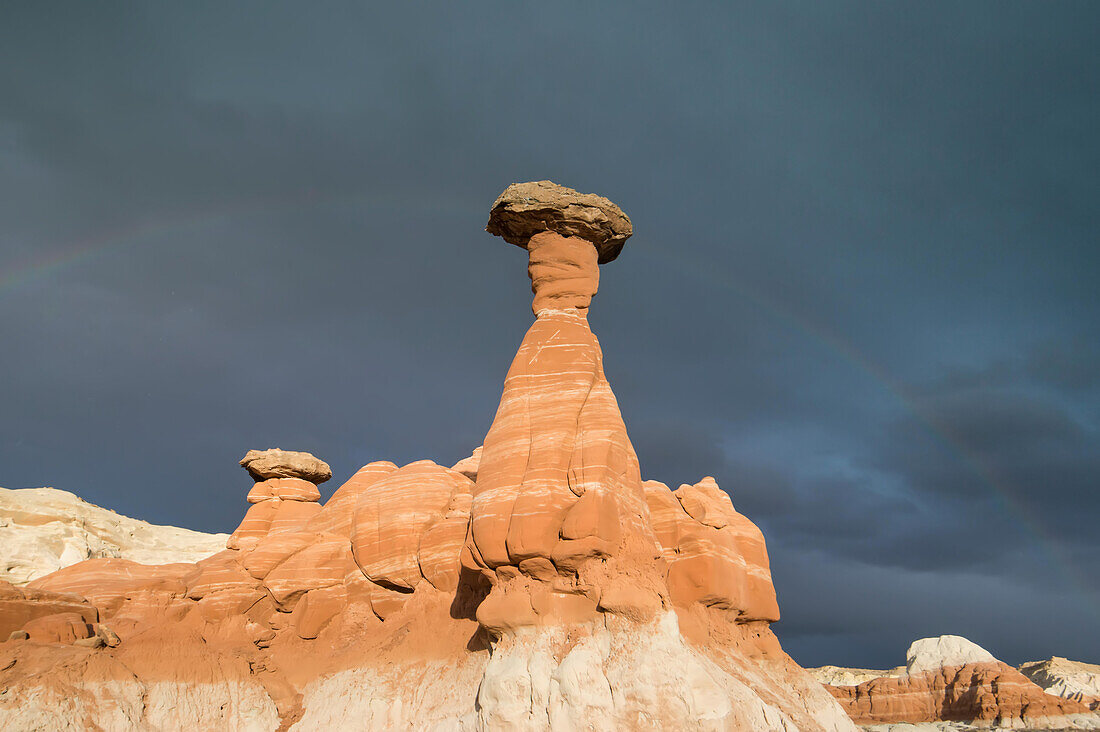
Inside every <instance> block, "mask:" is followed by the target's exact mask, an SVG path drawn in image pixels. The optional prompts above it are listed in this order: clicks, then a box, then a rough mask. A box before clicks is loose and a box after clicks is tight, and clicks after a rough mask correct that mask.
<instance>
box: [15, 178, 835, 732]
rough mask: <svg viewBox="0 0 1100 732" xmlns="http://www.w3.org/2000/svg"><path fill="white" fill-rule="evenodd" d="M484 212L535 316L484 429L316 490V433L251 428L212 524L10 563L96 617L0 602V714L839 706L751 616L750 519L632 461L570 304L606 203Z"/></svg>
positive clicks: (770, 599) (679, 722)
mask: <svg viewBox="0 0 1100 732" xmlns="http://www.w3.org/2000/svg"><path fill="white" fill-rule="evenodd" d="M490 230H496V231H498V232H499V233H501V234H502V235H504V236H505V238H506V239H507V240H508V241H510V242H512V243H515V244H519V245H520V246H524V247H525V248H527V249H528V255H529V256H528V274H529V276H530V278H531V282H532V290H533V292H534V303H533V306H532V309H533V311H534V312H535V315H536V319H535V322H534V324H533V325H532V326H531V328H530V329H529V330H528V332H527V334H526V336H525V337H524V339H523V342H522V343H521V344H520V347H519V350H518V352H517V354H516V357H515V359H514V360H513V362H512V365H511V368H510V369H509V371H508V374H507V376H506V378H505V382H504V388H503V393H502V396H501V400H500V405H499V407H498V409H497V413H496V416H495V418H494V420H493V423H492V426H491V427H490V428H489V431H488V433H487V434H486V436H485V440H484V443H483V446H482V447H481V448H479V449H478V450H475V451H474V453H473V454H472V455H471V456H470V457H469V458H467V459H465V460H462V461H460V462H459V463H458V464H456V465H455V466H454V468H447V467H443V466H440V465H437V464H436V463H434V462H432V461H429V460H420V461H417V462H413V463H410V464H408V465H404V466H401V467H398V466H397V465H395V464H393V463H390V462H375V463H371V464H369V465H366V466H364V467H363V468H361V469H360V470H359V471H358V472H356V474H355V475H353V476H352V477H351V478H350V479H349V480H348V481H347V482H346V483H344V484H343V485H342V486H340V487H339V488H338V489H337V490H336V492H335V493H334V494H333V496H332V498H331V499H329V501H327V502H326V503H325V504H324V505H322V504H321V503H320V500H319V496H320V492H319V491H318V490H317V487H316V484H317V483H318V482H320V481H321V480H323V479H325V478H327V477H328V475H327V466H324V469H323V470H322V469H320V468H319V467H317V465H316V464H318V463H319V464H320V465H323V463H321V462H320V461H319V460H317V459H316V458H313V456H310V455H308V454H302V453H287V452H284V451H267V452H265V453H256V452H255V451H253V452H250V453H249V454H248V455H247V456H246V457H245V460H243V461H242V465H245V467H246V468H247V469H248V470H249V472H250V473H251V474H252V475H253V477H254V478H255V479H256V481H257V482H256V483H255V485H253V486H252V489H251V490H250V491H249V492H248V495H247V501H248V503H249V504H250V507H249V508H248V512H247V513H246V514H245V516H244V519H243V521H242V522H241V525H240V527H238V529H237V530H236V531H235V532H234V533H233V535H232V536H231V537H230V538H229V541H228V542H227V545H226V546H227V548H226V549H225V550H224V551H221V552H219V553H217V554H215V555H213V556H210V557H206V558H203V559H201V560H199V561H195V562H193V563H175V564H167V565H164V566H161V567H146V566H144V565H139V564H135V563H133V562H128V561H126V560H122V559H99V560H91V561H87V562H83V563H81V564H78V565H74V566H72V567H68V568H66V569H63V570H61V571H58V572H55V573H53V574H51V575H48V576H46V577H42V578H40V579H38V580H36V581H35V582H33V583H31V590H33V591H34V592H37V593H42V594H41V595H36V596H35V597H39V598H41V599H40V601H41V602H42V603H47V602H60V600H58V598H60V597H66V598H69V599H67V600H65V602H69V603H77V604H78V605H80V606H81V607H85V606H87V607H90V608H91V609H94V610H95V612H96V613H97V615H96V618H95V625H94V626H93V624H92V621H91V620H88V619H85V620H83V621H80V620H77V619H75V618H73V617H72V616H68V617H62V614H61V613H60V612H59V610H60V609H64V608H62V606H61V605H57V606H56V607H51V608H50V609H49V612H47V611H46V610H43V611H42V612H41V615H42V616H43V617H52V618H53V619H52V620H49V621H43V622H42V624H43V625H46V626H48V628H49V629H51V630H43V629H40V628H37V626H35V625H34V623H37V622H38V619H37V616H36V617H35V618H29V619H28V620H27V621H22V620H21V618H22V617H23V616H19V617H16V618H14V619H13V620H12V621H10V623H9V625H15V624H19V623H22V625H21V628H20V629H17V632H19V631H23V632H26V638H22V637H20V638H18V639H16V640H12V641H8V642H6V643H4V644H0V669H3V670H2V671H0V685H2V688H4V689H5V693H3V694H0V727H2V728H5V729H7V728H12V729H22V728H40V727H49V728H66V727H69V728H91V727H99V728H106V729H129V728H142V729H144V728H157V729H159V728H184V727H192V728H197V729H214V728H217V729H221V728H230V729H257V730H273V729H280V730H284V729H291V730H299V731H300V730H328V729H345V728H354V729H379V730H382V729H448V730H545V729H553V730H573V729H599V730H604V729H606V730H613V729H713V730H784V731H786V732H791V731H793V730H808V731H821V730H829V731H838V732H839V731H846V732H852V731H853V730H854V729H855V728H854V726H853V724H852V722H851V720H849V719H848V717H847V716H846V715H845V714H844V712H843V710H842V709H841V706H840V705H839V704H838V703H837V702H836V701H835V700H834V699H833V697H832V696H830V695H829V694H828V693H827V692H826V691H825V689H824V688H823V687H822V686H821V685H820V684H819V683H818V682H817V681H816V680H814V678H813V677H812V676H810V675H809V674H808V673H807V672H806V671H804V670H803V669H801V668H800V667H799V666H798V665H797V664H795V663H794V661H792V660H791V659H790V657H788V656H787V655H786V654H785V653H784V652H783V650H782V649H781V648H780V646H779V643H778V641H777V640H776V638H775V636H774V635H773V634H772V632H771V630H770V628H769V626H768V624H769V622H771V621H774V620H776V619H777V618H778V617H779V612H778V606H777V604H776V595H775V590H774V588H773V586H772V581H771V574H770V571H769V568H768V555H767V551H766V548H765V546H764V538H763V536H762V535H761V533H760V531H759V530H758V529H757V528H756V526H755V525H753V524H752V522H751V521H749V519H747V518H746V517H744V516H742V515H741V514H739V513H738V512H737V511H736V510H735V509H734V507H733V503H732V502H731V500H730V498H729V496H728V495H727V494H726V493H725V492H724V491H722V490H721V489H720V488H719V487H718V484H717V483H716V482H715V481H714V479H713V478H704V479H702V480H700V481H699V482H697V483H694V484H685V485H682V486H680V487H679V488H678V489H677V490H675V491H672V490H670V489H669V488H668V487H667V486H664V485H662V484H660V483H655V482H652V481H650V482H646V481H643V480H642V475H641V469H640V463H639V459H638V456H637V454H636V453H635V451H634V447H633V445H632V444H631V442H630V438H629V437H628V435H627V430H626V426H625V425H624V423H623V419H622V416H621V414H620V412H619V408H618V404H617V402H616V399H615V395H614V394H613V393H612V391H611V386H610V384H608V382H607V378H606V376H605V374H604V370H603V353H602V352H601V350H600V345H599V342H598V341H597V339H596V337H595V335H594V334H593V333H592V331H591V329H590V327H589V324H588V320H587V312H588V309H589V307H590V305H591V301H592V298H593V296H594V295H595V294H596V290H597V287H598V284H599V271H598V266H597V262H600V261H610V259H613V258H614V256H615V255H616V254H617V253H618V251H619V249H620V248H621V246H622V242H623V241H624V240H625V238H626V236H629V234H630V228H629V219H627V218H626V216H625V215H624V214H622V212H621V211H620V210H619V209H618V207H616V206H614V204H611V203H610V202H609V201H607V200H606V199H601V198H599V197H597V196H582V195H580V194H577V193H576V192H575V191H571V190H569V189H563V188H560V187H557V186H553V185H552V184H548V183H535V184H523V185H520V186H513V187H511V188H509V190H508V191H505V194H504V195H502V197H501V199H500V200H498V202H497V203H496V204H495V205H494V209H493V214H492V217H491V219H490ZM301 455H306V456H307V457H306V458H301V457H287V456H301ZM307 458H308V459H307ZM28 591H30V590H28ZM82 598H83V599H82ZM85 600H86V602H85ZM30 601H31V602H34V601H36V600H35V599H34V598H31V600H30ZM19 602H21V603H23V605H26V603H27V602H28V598H27V597H26V596H24V597H22V598H20V599H19ZM71 611H72V610H71V608H70V609H69V610H67V612H71ZM82 622H83V625H81V623H82ZM28 627H29V630H27V628H28ZM101 628H107V629H108V630H109V632H108V630H102V631H101V630H100V629H101ZM70 631H71V635H72V638H71V639H70V637H69V635H70ZM50 633H53V635H50ZM82 634H83V635H86V637H83V638H78V637H77V636H79V635H82ZM108 640H111V641H112V643H113V645H112V644H111V643H108Z"/></svg>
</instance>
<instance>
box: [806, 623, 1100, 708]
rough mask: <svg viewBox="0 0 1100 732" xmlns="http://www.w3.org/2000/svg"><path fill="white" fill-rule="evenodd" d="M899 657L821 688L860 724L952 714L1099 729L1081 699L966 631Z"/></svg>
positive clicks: (915, 645)
mask: <svg viewBox="0 0 1100 732" xmlns="http://www.w3.org/2000/svg"><path fill="white" fill-rule="evenodd" d="M906 658H907V664H906V667H905V669H904V671H903V672H900V673H899V672H898V671H897V670H895V671H894V672H883V674H884V675H883V676H880V677H878V678H873V679H869V680H864V681H860V682H859V683H858V684H856V685H831V686H828V687H827V688H828V689H829V691H830V692H832V694H833V695H834V696H835V697H836V698H837V699H838V700H839V701H840V703H841V705H842V706H843V707H844V708H845V711H847V712H848V714H849V715H850V716H851V718H852V719H853V720H855V721H856V722H857V723H858V724H861V725H886V726H887V728H889V725H894V724H902V723H905V724H933V723H941V722H944V723H946V722H959V723H969V724H973V725H975V726H981V727H990V726H993V727H997V728H1004V729H1065V728H1070V727H1072V728H1074V729H1100V715H1097V714H1093V713H1091V710H1090V708H1089V706H1088V705H1087V704H1085V703H1082V702H1081V701H1078V700H1074V699H1069V698H1063V697H1061V696H1054V695H1051V694H1048V693H1046V692H1045V691H1044V690H1043V689H1042V688H1040V687H1039V686H1037V685H1036V684H1034V683H1032V682H1031V681H1030V680H1029V679H1028V678H1026V677H1025V676H1024V675H1023V674H1021V673H1020V672H1019V671H1017V670H1016V669H1014V668H1012V667H1011V666H1009V665H1007V664H1004V663H1001V662H1000V661H998V660H997V659H996V658H994V657H993V656H992V655H991V654H990V653H989V652H988V651H986V650H985V649H983V648H981V647H980V646H977V645H976V644H974V643H971V642H970V641H968V640H966V639H965V638H960V637H959V636H940V637H939V638H924V639H921V640H919V641H916V642H915V643H913V645H911V646H910V647H909V652H908V653H907V654H906ZM818 675H819V677H820V676H822V674H821V673H820V671H819V673H818ZM832 676H833V678H834V679H837V676H838V675H837V674H835V673H833V674H832ZM838 680H839V679H838ZM853 680H856V679H853ZM898 729H901V727H899V728H898Z"/></svg>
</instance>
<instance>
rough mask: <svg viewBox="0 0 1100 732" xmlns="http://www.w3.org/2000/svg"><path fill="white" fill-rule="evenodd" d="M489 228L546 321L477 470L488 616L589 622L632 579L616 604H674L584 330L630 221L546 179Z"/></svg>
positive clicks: (518, 361)
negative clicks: (602, 273)
mask: <svg viewBox="0 0 1100 732" xmlns="http://www.w3.org/2000/svg"><path fill="white" fill-rule="evenodd" d="M486 228H487V230H488V231H489V232H490V233H495V234H499V235H501V236H502V237H503V238H504V239H505V240H506V241H509V242H511V243H514V244H517V245H519V246H524V247H525V248H526V249H527V251H528V257H529V263H528V274H529V276H530V278H531V289H532V291H533V293H534V301H533V303H532V306H531V308H532V310H533V311H534V313H535V316H536V320H535V323H534V324H533V325H532V326H531V328H530V330H528V332H527V335H526V336H525V337H524V339H523V343H522V344H521V345H520V348H519V351H518V353H517V354H516V357H515V359H514V360H513V362H512V366H511V368H510V369H509V371H508V375H507V377H506V379H505V384H504V393H503V395H502V397H501V402H500V407H499V408H498V410H497V414H496V418H495V419H494V421H493V425H492V427H491V428H490V429H489V432H488V434H487V435H486V437H485V443H484V448H483V451H482V454H481V462H480V465H479V468H478V473H477V481H476V487H475V491H474V499H473V506H472V509H471V524H470V527H471V528H470V536H469V538H468V540H467V548H466V552H465V553H464V557H465V563H466V566H467V567H468V568H469V569H476V570H480V571H482V572H483V573H484V574H485V575H486V576H487V577H488V578H489V580H490V582H491V583H492V585H493V589H492V591H491V593H490V595H489V597H488V598H487V599H486V600H485V601H484V602H483V603H482V605H481V606H480V607H479V609H478V619H479V620H480V621H481V622H482V624H483V625H484V626H486V627H487V628H488V629H489V630H490V631H494V630H496V631H499V630H503V629H505V628H507V627H514V626H516V625H529V624H542V623H546V622H556V621H571V620H580V619H585V618H586V617H590V616H593V615H594V614H595V612H596V611H597V609H598V608H599V607H600V602H601V599H602V597H603V595H604V593H605V592H607V591H608V590H609V589H611V584H612V583H613V581H614V579H615V578H616V577H619V576H620V575H625V574H630V575H631V576H632V580H631V581H632V582H633V586H634V588H635V589H636V590H637V592H634V593H633V594H632V593H630V592H627V593H623V592H621V591H619V592H617V591H611V592H610V593H609V596H613V597H615V598H617V599H616V601H615V604H616V605H617V606H619V605H621V606H622V607H623V608H626V612H635V611H636V614H642V615H644V614H645V613H646V612H652V611H654V610H655V609H656V608H658V607H660V606H661V604H662V600H661V598H662V596H663V595H664V594H665V591H664V579H663V568H662V567H661V566H660V563H659V560H658V559H657V557H658V555H659V551H660V550H659V548H658V545H657V543H656V539H655V537H654V535H653V532H652V530H651V529H650V527H649V522H648V509H647V507H646V501H645V492H644V490H643V488H642V482H641V476H640V471H639V467H638V458H637V455H636V454H635V452H634V448H633V446H632V445H631V444H630V439H629V437H628V436H627V433H626V427H625V425H624V424H623V421H622V416H621V414H620V412H619V408H618V404H617V402H616V401H615V396H614V394H613V393H612V392H611V387H610V385H609V384H608V383H607V379H606V377H605V376H604V372H603V353H602V352H601V351H600V346H599V342H598V341H597V340H596V337H595V336H594V335H593V334H592V331H591V329H590V328H589V326H588V319H587V313H588V307H589V305H590V304H591V301H592V297H593V296H594V295H595V294H596V291H597V289H598V286H599V268H598V264H599V263H600V262H606V261H611V260H612V259H614V257H615V256H617V254H618V253H619V251H620V250H621V249H622V244H623V242H624V241H625V240H626V238H627V237H628V236H629V235H630V232H631V229H630V220H629V219H628V218H627V217H626V215H625V214H623V213H622V211H621V210H620V209H619V208H618V207H617V206H615V204H613V203H611V202H610V201H608V200H607V199H605V198H601V197H599V196H594V195H591V194H587V195H585V194H579V193H577V192H576V191H573V190H572V189H569V188H564V187H562V186H557V185H554V184H552V183H549V182H546V181H543V182H539V183H524V184H518V185H514V186H511V187H509V188H508V189H507V190H506V191H505V192H504V193H503V194H502V195H501V197H500V198H499V199H498V200H497V202H496V203H495V204H494V206H493V211H492V213H491V214H490V220H489V225H488V227H486ZM624 594H625V595H630V596H629V597H625V599H624V597H623V596H624ZM634 605H643V606H645V607H644V608H642V609H637V608H633V606H634ZM632 608H633V609H632Z"/></svg>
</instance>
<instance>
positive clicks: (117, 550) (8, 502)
mask: <svg viewBox="0 0 1100 732" xmlns="http://www.w3.org/2000/svg"><path fill="white" fill-rule="evenodd" d="M226 539H227V536H226V535H225V534H204V533H202V532H199V531H190V530H188V529H180V528H176V527H174V526H157V525H155V524H150V523H146V522H145V521H139V520H137V519H132V518H129V517H127V516H120V515H119V514H117V513H115V512H114V511H110V510H108V509H105V508H100V507H99V506H96V505H94V504H91V503H88V502H86V501H83V500H81V499H80V498H78V497H77V496H75V495H73V494H72V493H67V492H66V491H60V490H56V489H54V488H22V489H18V490H8V489H6V488H0V580H5V581H7V582H11V583H13V584H16V585H23V584H26V583H27V582H30V581H31V580H33V579H37V578H38V577H42V576H44V575H47V574H49V573H50V572H55V571H57V570H58V569H61V568H63V567H68V566H69V565H72V564H76V563H77V562H81V561H83V560H85V559H97V558H102V557H117V558H123V559H128V560H130V561H133V562H138V563H140V564H170V563H172V562H195V561H198V560H199V559H202V558H204V557H208V556H210V555H211V554H214V553H215V552H218V551H220V550H221V549H223V548H224V547H225V541H226ZM5 637H6V636H5Z"/></svg>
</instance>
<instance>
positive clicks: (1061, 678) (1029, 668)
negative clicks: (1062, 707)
mask: <svg viewBox="0 0 1100 732" xmlns="http://www.w3.org/2000/svg"><path fill="white" fill-rule="evenodd" d="M1019 671H1020V673H1022V674H1023V675H1024V676H1026V677H1027V678H1029V679H1030V680H1031V681H1032V682H1033V683H1035V684H1036V685H1038V686H1039V687H1041V688H1042V689H1043V691H1045V692H1046V693H1048V694H1054V695H1055V696H1061V697H1065V698H1066V699H1073V700H1074V701H1079V702H1081V703H1082V704H1086V705H1087V706H1088V707H1089V708H1090V709H1093V710H1097V711H1100V666H1098V665H1096V664H1092V663H1082V662H1081V661H1071V660H1069V659H1068V658H1062V657H1061V656H1054V657H1052V658H1048V659H1047V660H1045V661H1031V662H1029V663H1024V664H1021V665H1020V667H1019Z"/></svg>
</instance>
